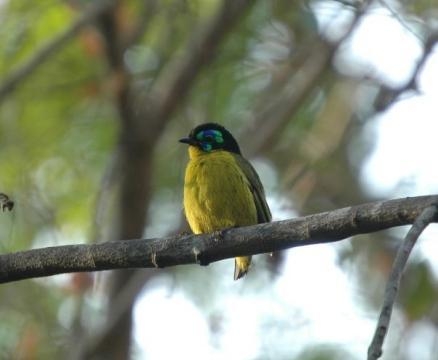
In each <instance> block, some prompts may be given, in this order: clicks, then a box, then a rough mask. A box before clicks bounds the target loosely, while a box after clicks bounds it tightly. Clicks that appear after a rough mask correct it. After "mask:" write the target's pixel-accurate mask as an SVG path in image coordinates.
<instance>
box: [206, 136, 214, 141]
mask: <svg viewBox="0 0 438 360" xmlns="http://www.w3.org/2000/svg"><path fill="white" fill-rule="evenodd" d="M204 139H205V140H208V141H213V140H214V137H213V135H205V137H204Z"/></svg>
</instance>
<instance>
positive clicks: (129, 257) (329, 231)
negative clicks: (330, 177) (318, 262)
mask: <svg viewBox="0 0 438 360" xmlns="http://www.w3.org/2000/svg"><path fill="white" fill-rule="evenodd" d="M437 203H438V195H434V196H420V197H413V198H404V199H397V200H390V201H381V202H374V203H368V204H363V205H358V206H352V207H347V208H343V209H338V210H334V211H329V212H324V213H320V214H315V215H309V216H305V217H301V218H296V219H291V220H284V221H277V222H272V223H267V224H259V225H255V226H248V227H242V228H235V229H227V230H224V231H220V232H216V233H213V234H204V235H183V236H170V237H165V238H155V239H136V240H130V241H113V242H106V243H101V244H91V245H67V246H55V247H48V248H42V249H35V250H27V251H22V252H17V253H13V254H4V255H0V283H6V282H11V281H15V280H22V279H28V278H34V277H41V276H49V275H54V274H60V273H68V272H78V271H100V270H108V269H122V268H135V267H140V268H147V267H149V268H150V267H167V266H174V265H182V264H196V263H198V264H201V265H208V264H209V263H211V262H214V261H218V260H222V259H226V258H232V257H235V256H241V255H249V254H261V253H268V252H272V251H278V250H284V249H288V248H292V247H295V246H303V245H311V244H320V243H328V242H333V241H338V240H342V239H345V238H347V237H350V236H353V235H357V234H364V233H370V232H374V231H378V230H383V229H388V228H391V227H395V226H400V225H407V224H412V223H413V222H414V221H415V219H416V218H417V217H418V216H419V215H420V214H421V212H422V211H423V210H424V209H425V208H427V207H428V206H431V205H435V204H437ZM433 221H435V222H436V221H438V216H437V215H435V217H434V219H433Z"/></svg>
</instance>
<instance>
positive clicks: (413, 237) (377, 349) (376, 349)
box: [368, 203, 438, 360]
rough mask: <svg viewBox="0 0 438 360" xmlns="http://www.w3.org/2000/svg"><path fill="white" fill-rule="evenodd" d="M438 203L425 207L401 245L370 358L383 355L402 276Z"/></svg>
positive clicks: (373, 359) (435, 213)
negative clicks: (383, 346)
mask: <svg viewBox="0 0 438 360" xmlns="http://www.w3.org/2000/svg"><path fill="white" fill-rule="evenodd" d="M437 210H438V208H437V204H436V203H435V204H431V205H430V206H429V207H427V208H425V209H424V210H423V211H422V213H421V214H420V215H419V216H418V218H417V219H416V220H415V222H414V223H413V224H412V227H411V229H410V230H409V232H408V234H407V235H406V238H405V240H404V241H403V243H402V244H401V245H400V247H399V249H398V251H397V255H396V258H395V260H394V264H393V266H392V271H391V274H390V276H389V280H388V283H387V284H386V289H385V298H384V301H383V305H382V310H381V312H380V316H379V321H378V323H377V327H376V331H375V333H374V337H373V340H372V341H371V345H370V347H369V348H368V360H377V359H378V358H379V357H380V356H382V345H383V341H384V340H385V336H386V333H387V331H388V327H389V321H390V320H391V313H392V308H393V306H394V302H395V298H396V296H397V292H398V288H399V287H400V282H401V278H402V275H403V271H404V269H405V266H406V263H407V261H408V258H409V255H410V254H411V252H412V249H413V248H414V245H415V243H416V242H417V239H418V237H419V236H420V235H421V233H422V232H423V230H424V229H425V228H426V227H427V225H429V224H430V223H431V222H432V221H433V220H434V219H435V220H436V218H437V214H438V211H437Z"/></svg>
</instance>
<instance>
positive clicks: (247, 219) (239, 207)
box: [184, 146, 257, 234]
mask: <svg viewBox="0 0 438 360" xmlns="http://www.w3.org/2000/svg"><path fill="white" fill-rule="evenodd" d="M189 154H190V161H189V163H188V165H187V168H186V173H185V183H184V211H185V214H186V217H187V221H188V222H189V225H190V228H191V229H192V231H193V232H194V233H195V234H200V233H206V232H212V231H216V230H220V229H224V228H229V227H235V226H245V225H252V224H256V223H257V211H256V206H255V203H254V198H253V195H252V193H251V190H250V187H249V183H248V180H247V179H246V177H245V175H244V173H243V172H242V170H241V169H240V167H239V166H238V164H237V162H236V160H235V157H234V156H236V155H233V154H231V153H229V152H227V151H212V152H210V153H205V152H202V151H200V150H199V149H197V148H195V147H193V146H189ZM237 156H238V155H237Z"/></svg>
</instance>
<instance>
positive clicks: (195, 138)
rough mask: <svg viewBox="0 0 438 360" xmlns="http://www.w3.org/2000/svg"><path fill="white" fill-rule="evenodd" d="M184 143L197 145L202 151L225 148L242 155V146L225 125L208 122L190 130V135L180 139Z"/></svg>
mask: <svg viewBox="0 0 438 360" xmlns="http://www.w3.org/2000/svg"><path fill="white" fill-rule="evenodd" d="M179 141H180V142H182V143H185V144H189V145H192V146H196V147H198V148H199V149H201V150H202V151H205V152H210V151H213V150H225V151H230V152H233V153H235V154H239V155H240V148H239V145H238V144H237V141H236V140H235V139H234V137H233V135H231V133H230V132H229V131H228V130H227V129H225V128H224V127H223V126H221V125H219V124H215V123H206V124H202V125H199V126H197V127H195V128H194V129H193V130H192V131H190V134H189V137H187V138H183V139H180V140H179Z"/></svg>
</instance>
